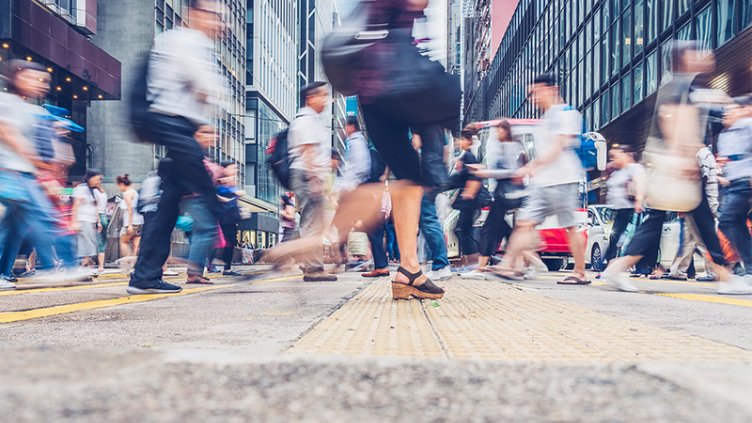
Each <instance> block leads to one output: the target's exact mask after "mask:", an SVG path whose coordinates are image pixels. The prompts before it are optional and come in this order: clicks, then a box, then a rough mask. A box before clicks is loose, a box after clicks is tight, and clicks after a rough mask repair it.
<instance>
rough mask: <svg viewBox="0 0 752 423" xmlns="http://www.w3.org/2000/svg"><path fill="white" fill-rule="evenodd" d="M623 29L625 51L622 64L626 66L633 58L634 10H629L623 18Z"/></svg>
mask: <svg viewBox="0 0 752 423" xmlns="http://www.w3.org/2000/svg"><path fill="white" fill-rule="evenodd" d="M621 29H622V32H623V34H622V36H623V37H624V38H623V40H624V41H623V44H622V45H623V48H624V51H623V53H622V55H621V57H622V63H624V65H625V66H626V64H627V63H629V61H630V58H631V57H632V9H627V10H625V11H624V14H623V15H622V17H621Z"/></svg>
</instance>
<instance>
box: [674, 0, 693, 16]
mask: <svg viewBox="0 0 752 423" xmlns="http://www.w3.org/2000/svg"><path fill="white" fill-rule="evenodd" d="M690 3H692V0H679V3H678V8H679V10H678V13H677V15H676V16H681V15H683V14H685V13H687V12H689V5H690Z"/></svg>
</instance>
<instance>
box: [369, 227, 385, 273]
mask: <svg viewBox="0 0 752 423" xmlns="http://www.w3.org/2000/svg"><path fill="white" fill-rule="evenodd" d="M385 231H386V223H382V224H381V225H378V226H376V227H375V228H374V229H373V230H372V231H371V232H369V233H368V241H370V242H371V254H372V255H373V267H374V268H375V269H384V268H386V267H388V266H389V262H388V261H387V258H386V249H385V248H384V232H385Z"/></svg>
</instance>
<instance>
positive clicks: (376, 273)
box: [360, 267, 389, 278]
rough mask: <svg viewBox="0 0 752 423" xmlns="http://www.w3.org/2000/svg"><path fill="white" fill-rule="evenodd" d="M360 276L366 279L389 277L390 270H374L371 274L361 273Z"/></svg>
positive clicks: (386, 268)
mask: <svg viewBox="0 0 752 423" xmlns="http://www.w3.org/2000/svg"><path fill="white" fill-rule="evenodd" d="M360 276H363V277H364V278H380V277H382V276H389V268H388V267H385V268H383V269H373V270H371V271H370V272H366V273H361V274H360Z"/></svg>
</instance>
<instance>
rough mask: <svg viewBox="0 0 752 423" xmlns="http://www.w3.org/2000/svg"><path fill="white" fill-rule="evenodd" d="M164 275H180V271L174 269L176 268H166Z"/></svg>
mask: <svg viewBox="0 0 752 423" xmlns="http://www.w3.org/2000/svg"><path fill="white" fill-rule="evenodd" d="M162 276H180V273H178V272H176V271H174V270H169V269H168V270H165V271H164V272H162Z"/></svg>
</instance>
